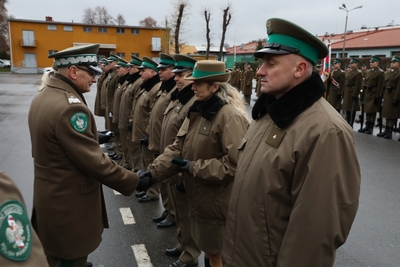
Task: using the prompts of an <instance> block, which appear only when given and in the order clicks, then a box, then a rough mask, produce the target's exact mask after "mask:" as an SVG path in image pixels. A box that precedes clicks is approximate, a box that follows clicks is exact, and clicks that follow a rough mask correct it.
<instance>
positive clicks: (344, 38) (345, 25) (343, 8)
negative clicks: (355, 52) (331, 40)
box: [339, 3, 363, 58]
mask: <svg viewBox="0 0 400 267" xmlns="http://www.w3.org/2000/svg"><path fill="white" fill-rule="evenodd" d="M362 7H363V6H358V7H355V8H352V9H350V10H348V9H347V7H346V5H345V4H344V3H343V4H342V6H340V7H339V9H340V10H344V11H346V23H345V24H344V37H343V51H342V57H343V58H344V49H345V48H346V33H347V19H348V17H349V12H350V11H352V10H354V9H359V8H362Z"/></svg>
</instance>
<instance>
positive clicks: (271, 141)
mask: <svg viewBox="0 0 400 267" xmlns="http://www.w3.org/2000/svg"><path fill="white" fill-rule="evenodd" d="M285 135H286V132H285V131H283V130H281V129H279V128H277V127H274V128H273V129H272V131H271V132H270V133H269V135H268V136H267V139H265V143H266V144H267V145H269V146H272V147H273V148H278V147H279V145H280V144H281V142H282V140H283V138H284V137H285Z"/></svg>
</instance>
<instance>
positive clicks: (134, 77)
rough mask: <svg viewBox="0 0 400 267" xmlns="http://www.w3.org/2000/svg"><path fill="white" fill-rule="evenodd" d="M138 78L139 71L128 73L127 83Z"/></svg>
mask: <svg viewBox="0 0 400 267" xmlns="http://www.w3.org/2000/svg"><path fill="white" fill-rule="evenodd" d="M139 78H140V72H139V71H138V72H136V73H134V74H130V75H129V77H128V79H127V80H128V82H129V83H134V82H136V80H137V79H139Z"/></svg>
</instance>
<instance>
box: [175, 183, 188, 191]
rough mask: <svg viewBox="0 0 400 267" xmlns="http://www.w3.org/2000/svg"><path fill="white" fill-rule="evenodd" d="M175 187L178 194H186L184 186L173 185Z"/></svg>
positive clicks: (181, 184) (179, 184) (180, 184)
mask: <svg viewBox="0 0 400 267" xmlns="http://www.w3.org/2000/svg"><path fill="white" fill-rule="evenodd" d="M175 187H176V190H178V191H179V192H180V193H185V192H186V188H185V185H184V184H183V183H182V182H179V183H177V184H175Z"/></svg>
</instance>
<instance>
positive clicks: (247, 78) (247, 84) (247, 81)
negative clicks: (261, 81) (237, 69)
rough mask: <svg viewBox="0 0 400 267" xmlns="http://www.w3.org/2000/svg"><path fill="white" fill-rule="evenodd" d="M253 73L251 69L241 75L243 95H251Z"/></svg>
mask: <svg viewBox="0 0 400 267" xmlns="http://www.w3.org/2000/svg"><path fill="white" fill-rule="evenodd" d="M253 79H254V73H253V70H252V69H249V70H246V71H244V73H243V81H242V92H243V94H244V95H251V93H252V90H253Z"/></svg>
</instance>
